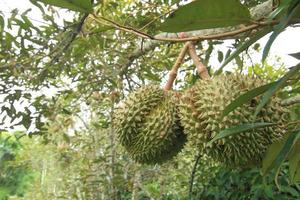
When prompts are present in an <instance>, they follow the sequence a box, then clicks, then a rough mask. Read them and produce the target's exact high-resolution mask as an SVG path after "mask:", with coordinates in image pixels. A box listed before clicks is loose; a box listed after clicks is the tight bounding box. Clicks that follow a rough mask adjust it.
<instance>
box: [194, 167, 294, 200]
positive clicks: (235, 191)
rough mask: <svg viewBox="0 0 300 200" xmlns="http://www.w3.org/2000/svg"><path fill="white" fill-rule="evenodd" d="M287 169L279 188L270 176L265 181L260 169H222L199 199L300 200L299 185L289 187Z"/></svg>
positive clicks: (280, 180)
mask: <svg viewBox="0 0 300 200" xmlns="http://www.w3.org/2000/svg"><path fill="white" fill-rule="evenodd" d="M286 174H287V169H286V168H285V170H284V171H283V174H282V175H281V176H280V178H279V182H280V184H282V185H284V186H283V187H281V188H277V187H276V185H275V184H274V182H272V178H271V177H270V176H268V177H266V178H265V180H263V178H262V177H261V175H260V172H259V169H257V168H254V169H250V170H249V169H248V170H232V169H224V168H220V169H218V170H217V172H216V175H215V177H214V178H212V179H211V180H210V181H209V182H208V183H207V185H206V187H205V188H204V190H203V191H200V192H199V194H198V198H199V199H253V200H255V199H270V200H271V199H272V200H273V199H274V200H275V199H278V200H279V199H299V197H300V188H299V185H297V184H294V185H288V180H287V179H286V177H285V176H286Z"/></svg>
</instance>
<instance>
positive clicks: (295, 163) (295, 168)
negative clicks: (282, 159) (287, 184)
mask: <svg viewBox="0 0 300 200" xmlns="http://www.w3.org/2000/svg"><path fill="white" fill-rule="evenodd" d="M299 152H300V139H299V138H298V140H297V141H296V143H295V145H294V147H293V149H292V150H291V152H290V154H289V156H288V160H289V169H290V180H291V182H292V183H295V182H296V181H300V177H298V174H300V154H299Z"/></svg>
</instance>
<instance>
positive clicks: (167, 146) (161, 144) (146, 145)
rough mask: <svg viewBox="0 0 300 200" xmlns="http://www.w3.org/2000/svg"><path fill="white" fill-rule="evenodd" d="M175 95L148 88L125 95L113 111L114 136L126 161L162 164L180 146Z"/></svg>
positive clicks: (152, 87)
mask: <svg viewBox="0 0 300 200" xmlns="http://www.w3.org/2000/svg"><path fill="white" fill-rule="evenodd" d="M178 104H179V99H178V97H177V95H176V93H175V92H172V91H164V90H162V89H161V88H159V86H156V85H149V86H144V87H141V88H139V89H138V90H137V91H135V92H133V93H131V94H129V96H128V98H127V99H126V100H125V101H124V102H122V104H121V106H120V107H119V108H118V109H117V111H116V117H115V126H116V132H117V135H118V138H119V141H120V143H121V144H122V146H124V147H125V149H126V150H127V152H128V154H129V155H130V157H131V158H132V159H133V160H135V161H137V162H139V163H145V164H156V163H163V162H165V161H167V160H169V159H171V158H172V157H174V156H175V155H176V154H177V153H178V152H179V151H180V150H181V149H182V148H183V146H184V143H185V142H186V135H185V134H184V133H183V128H182V126H181V125H180V121H179V116H178V107H177V106H178Z"/></svg>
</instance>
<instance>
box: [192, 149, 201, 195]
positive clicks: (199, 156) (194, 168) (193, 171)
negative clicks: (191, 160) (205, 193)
mask: <svg viewBox="0 0 300 200" xmlns="http://www.w3.org/2000/svg"><path fill="white" fill-rule="evenodd" d="M200 158H201V154H200V153H199V154H198V155H197V158H196V161H195V164H194V167H193V170H192V174H191V178H190V189H189V199H192V195H193V185H194V178H195V174H196V170H197V166H198V164H199V162H200Z"/></svg>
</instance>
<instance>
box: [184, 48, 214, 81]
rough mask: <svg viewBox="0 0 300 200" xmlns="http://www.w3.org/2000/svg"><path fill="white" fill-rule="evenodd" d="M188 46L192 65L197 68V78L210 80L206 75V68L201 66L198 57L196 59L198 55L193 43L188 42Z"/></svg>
mask: <svg viewBox="0 0 300 200" xmlns="http://www.w3.org/2000/svg"><path fill="white" fill-rule="evenodd" d="M188 46H189V53H190V56H191V58H192V60H193V62H194V64H195V65H196V68H197V71H198V74H199V76H200V77H201V78H202V79H210V76H209V74H208V71H207V68H206V66H205V65H203V63H202V62H201V61H200V59H199V57H198V55H197V53H196V48H195V45H194V43H192V42H190V43H189V44H188Z"/></svg>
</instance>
